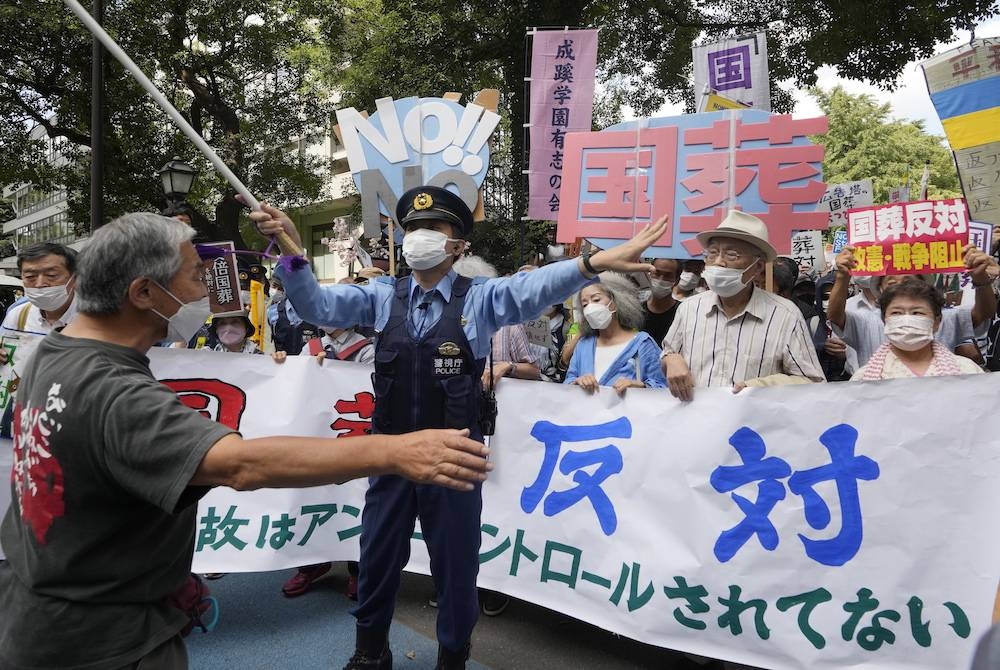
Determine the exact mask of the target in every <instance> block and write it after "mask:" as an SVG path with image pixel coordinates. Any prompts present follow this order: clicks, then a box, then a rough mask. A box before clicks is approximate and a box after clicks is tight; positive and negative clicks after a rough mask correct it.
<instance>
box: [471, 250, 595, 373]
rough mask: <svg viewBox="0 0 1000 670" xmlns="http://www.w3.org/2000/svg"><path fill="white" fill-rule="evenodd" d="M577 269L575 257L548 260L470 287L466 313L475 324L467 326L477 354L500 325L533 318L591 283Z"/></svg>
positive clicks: (484, 350)
mask: <svg viewBox="0 0 1000 670" xmlns="http://www.w3.org/2000/svg"><path fill="white" fill-rule="evenodd" d="M593 281H595V280H593V279H587V278H586V277H584V276H583V274H582V273H581V272H580V269H579V267H578V265H577V262H576V259H570V260H565V261H560V262H558V263H551V264H549V265H546V266H544V267H541V268H539V269H537V270H535V271H533V272H518V273H517V274H515V275H514V276H513V277H504V278H500V279H490V280H488V281H486V282H484V283H482V284H475V285H473V286H472V287H471V288H470V289H469V296H468V300H467V301H466V305H465V310H464V312H465V316H466V317H467V318H468V320H469V321H470V326H471V325H472V323H471V322H474V323H475V326H474V327H473V328H472V329H471V333H470V328H469V326H466V335H471V336H470V338H469V342H470V344H471V345H472V349H473V352H474V354H475V356H476V358H485V357H486V355H487V354H488V353H489V350H490V338H491V337H492V336H493V333H495V332H497V331H498V330H500V329H501V328H502V327H503V326H508V325H511V324H514V323H523V322H525V321H528V320H530V319H534V318H536V317H537V316H538V315H540V314H542V313H543V312H544V311H545V310H546V309H548V308H549V307H551V306H552V305H554V304H556V303H561V302H562V301H563V300H565V299H566V298H567V297H569V296H571V295H573V294H574V293H575V292H577V291H579V290H580V289H582V288H583V287H584V286H586V285H587V284H590V283H593Z"/></svg>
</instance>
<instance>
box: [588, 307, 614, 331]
mask: <svg viewBox="0 0 1000 670" xmlns="http://www.w3.org/2000/svg"><path fill="white" fill-rule="evenodd" d="M613 314H614V312H612V311H611V310H610V309H608V306H607V305H602V304H601V303H599V302H592V303H590V304H589V305H587V306H586V307H584V308H583V317H584V318H585V319H587V323H589V324H590V327H591V328H593V329H594V330H604V329H605V328H607V327H608V326H609V325H611V317H612V315H613Z"/></svg>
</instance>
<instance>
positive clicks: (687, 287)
mask: <svg viewBox="0 0 1000 670" xmlns="http://www.w3.org/2000/svg"><path fill="white" fill-rule="evenodd" d="M697 285H698V275H696V274H695V273H693V272H688V271H686V270H685V271H684V272H682V273H681V279H680V281H679V282H677V288H679V289H680V290H682V291H691V290H694V287H696V286H697Z"/></svg>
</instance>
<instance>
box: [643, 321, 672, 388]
mask: <svg viewBox="0 0 1000 670" xmlns="http://www.w3.org/2000/svg"><path fill="white" fill-rule="evenodd" d="M643 335H646V334H645V333H643ZM660 353H661V352H660V347H659V346H657V344H656V342H655V341H654V340H653V338H652V337H650V336H649V335H646V337H644V338H642V339H641V340H640V341H639V360H640V361H642V382H643V383H644V384H645V385H646V386H648V387H649V388H651V389H663V388H667V379H666V377H664V376H663V369H662V368H661V367H660Z"/></svg>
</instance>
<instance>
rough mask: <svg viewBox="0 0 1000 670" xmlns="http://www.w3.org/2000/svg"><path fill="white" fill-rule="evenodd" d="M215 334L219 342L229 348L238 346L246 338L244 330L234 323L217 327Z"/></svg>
mask: <svg viewBox="0 0 1000 670" xmlns="http://www.w3.org/2000/svg"><path fill="white" fill-rule="evenodd" d="M215 333H216V335H218V336H219V342H222V343H223V344H225V345H226V346H230V347H232V346H235V345H237V344H239V343H240V342H242V341H243V340H245V339H246V336H247V330H246V328H244V327H243V326H241V325H238V324H235V323H227V324H226V325H224V326H219V327H218V328H216V329H215Z"/></svg>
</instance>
